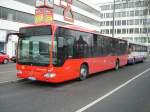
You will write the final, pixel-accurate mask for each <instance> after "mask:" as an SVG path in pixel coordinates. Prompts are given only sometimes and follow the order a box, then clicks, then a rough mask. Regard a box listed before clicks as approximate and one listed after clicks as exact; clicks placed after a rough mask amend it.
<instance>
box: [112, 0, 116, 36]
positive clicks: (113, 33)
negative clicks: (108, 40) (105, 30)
mask: <svg viewBox="0 0 150 112" xmlns="http://www.w3.org/2000/svg"><path fill="white" fill-rule="evenodd" d="M113 4H114V7H113V26H112V37H113V38H114V35H115V0H114V3H113Z"/></svg>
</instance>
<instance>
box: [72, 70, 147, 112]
mask: <svg viewBox="0 0 150 112" xmlns="http://www.w3.org/2000/svg"><path fill="white" fill-rule="evenodd" d="M148 71H150V68H149V69H146V70H145V71H144V72H142V73H140V74H138V75H137V76H135V77H133V78H132V79H130V80H128V81H126V82H125V83H123V84H121V85H120V86H118V87H117V88H115V89H113V90H112V91H110V92H108V93H107V94H105V95H104V96H101V97H100V98H98V99H97V100H95V101H93V102H91V103H89V104H88V105H86V106H84V107H82V108H81V109H79V110H77V111H75V112H83V111H85V110H87V109H88V108H90V107H92V106H93V105H95V104H96V103H98V102H100V101H102V100H103V99H105V98H107V97H108V96H110V95H112V94H113V93H115V92H117V91H118V90H119V89H121V88H122V87H124V86H126V85H127V84H129V83H130V82H132V81H133V80H135V79H137V78H138V77H140V76H142V75H143V74H145V73H146V72H148Z"/></svg>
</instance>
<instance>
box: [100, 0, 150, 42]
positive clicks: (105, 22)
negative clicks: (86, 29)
mask: <svg viewBox="0 0 150 112" xmlns="http://www.w3.org/2000/svg"><path fill="white" fill-rule="evenodd" d="M148 1H149V0H115V28H114V29H115V34H114V37H116V38H123V39H127V40H132V41H134V42H140V43H145V44H146V45H148V44H149V43H150V38H149V37H150V3H148ZM98 6H99V7H100V8H101V18H102V19H101V24H100V28H101V30H102V33H104V34H106V35H109V36H112V28H113V27H112V26H113V7H114V3H113V2H109V3H104V4H98Z"/></svg>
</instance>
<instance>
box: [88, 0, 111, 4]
mask: <svg viewBox="0 0 150 112" xmlns="http://www.w3.org/2000/svg"><path fill="white" fill-rule="evenodd" d="M89 1H90V2H91V3H93V4H97V3H105V2H112V1H113V0H89Z"/></svg>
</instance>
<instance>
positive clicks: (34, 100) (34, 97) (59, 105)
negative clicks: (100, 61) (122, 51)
mask: <svg viewBox="0 0 150 112" xmlns="http://www.w3.org/2000/svg"><path fill="white" fill-rule="evenodd" d="M149 68H150V60H148V61H146V62H144V63H140V64H136V65H133V66H126V67H123V68H121V69H119V70H118V71H114V70H110V71H107V72H102V73H97V74H95V75H94V76H92V77H90V78H88V79H87V80H85V81H82V82H80V81H76V80H74V81H69V82H66V83H63V84H49V83H43V82H33V81H28V80H27V81H23V82H16V83H9V84H5V85H1V86H0V112H150V70H149V71H148V69H149ZM145 70H147V71H146V72H144V71H145ZM142 72H144V73H142ZM141 73H142V74H141ZM94 101H95V102H96V103H93V102H94ZM89 104H90V106H89ZM85 107H86V108H85ZM84 109H85V110H84Z"/></svg>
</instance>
